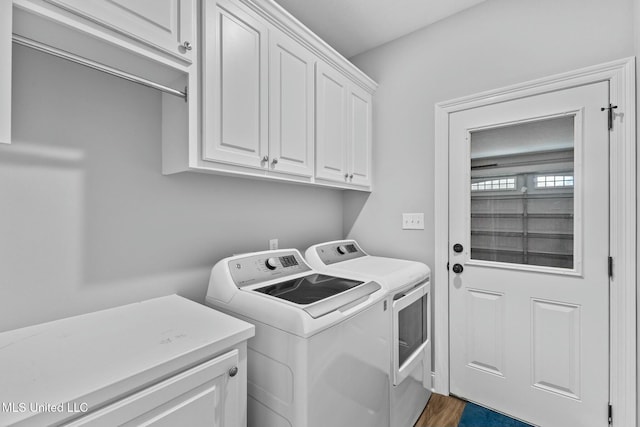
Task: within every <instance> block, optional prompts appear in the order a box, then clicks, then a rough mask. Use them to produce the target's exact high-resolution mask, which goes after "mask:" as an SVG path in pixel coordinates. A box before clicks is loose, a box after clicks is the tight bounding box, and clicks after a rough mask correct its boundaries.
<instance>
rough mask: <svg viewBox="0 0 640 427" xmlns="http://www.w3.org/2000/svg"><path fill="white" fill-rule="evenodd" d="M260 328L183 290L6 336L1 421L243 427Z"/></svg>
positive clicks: (2, 340)
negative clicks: (250, 348)
mask: <svg viewBox="0 0 640 427" xmlns="http://www.w3.org/2000/svg"><path fill="white" fill-rule="evenodd" d="M254 330H255V328H254V326H253V325H251V324H249V323H247V322H244V321H242V320H239V319H236V318H234V317H232V316H229V315H227V314H224V313H221V312H219V311H216V310H214V309H211V308H209V307H206V306H204V305H202V304H198V303H196V302H193V301H189V300H187V299H185V298H182V297H180V296H178V295H169V296H165V297H159V298H154V299H151V300H148V301H142V302H137V303H133V304H129V305H125V306H121V307H115V308H110V309H106V310H102V311H97V312H94V313H88V314H84V315H80V316H75V317H68V318H65V319H61V320H55V321H52V322H47V323H43V324H40V325H34V326H28V327H26V328H22V329H16V330H13V331H7V332H2V333H0V349H2V354H1V357H0V359H1V360H2V363H0V378H2V381H0V396H1V397H2V401H3V407H2V408H3V410H2V411H0V426H16V427H17V426H49V425H55V426H74V427H75V426H91V427H94V426H98V427H100V426H105V427H107V426H109V427H110V426H149V425H153V426H156V427H158V426H167V427H176V426H177V427H200V426H202V427H205V426H207V427H214V426H215V427H246V425H247V412H246V408H247V340H248V339H249V338H251V337H252V336H253V335H254Z"/></svg>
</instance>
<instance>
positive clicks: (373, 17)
mask: <svg viewBox="0 0 640 427" xmlns="http://www.w3.org/2000/svg"><path fill="white" fill-rule="evenodd" d="M275 1H276V3H278V4H280V5H281V6H282V7H283V8H285V9H286V10H287V11H288V12H289V13H291V14H292V15H293V16H295V17H296V18H297V19H298V20H300V21H301V22H302V23H303V24H305V25H306V26H307V27H309V28H310V29H311V31H313V32H314V33H316V34H317V35H318V36H320V38H322V39H323V40H324V41H326V42H327V43H329V44H330V45H331V46H332V47H333V48H334V49H336V50H337V51H338V52H340V53H341V54H342V55H343V56H345V57H346V58H350V57H352V56H354V55H357V54H359V53H362V52H365V51H367V50H369V49H372V48H374V47H377V46H380V45H382V44H384V43H387V42H389V41H391V40H394V39H397V38H398V37H402V36H404V35H405V34H409V33H411V32H413V31H415V30H418V29H420V28H422V27H425V26H427V25H429V24H432V23H434V22H436V21H439V20H441V19H443V18H445V17H447V16H450V15H453V14H455V13H458V12H460V11H461V10H464V9H467V8H469V7H471V6H474V5H476V4H478V3H481V2H483V1H484V0H392V1H390V0H275Z"/></svg>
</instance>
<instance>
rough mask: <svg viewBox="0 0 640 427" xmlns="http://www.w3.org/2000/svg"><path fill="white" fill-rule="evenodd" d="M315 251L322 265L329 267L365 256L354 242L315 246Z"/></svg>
mask: <svg viewBox="0 0 640 427" xmlns="http://www.w3.org/2000/svg"><path fill="white" fill-rule="evenodd" d="M315 250H316V253H317V254H318V257H319V258H320V260H321V261H322V262H323V263H324V265H331V264H335V263H337V262H342V261H347V260H350V259H354V258H360V257H362V256H365V255H367V254H366V253H364V251H363V250H362V249H361V248H360V246H358V243H357V242H356V241H355V240H343V241H339V242H331V243H327V244H325V245H319V246H316V248H315Z"/></svg>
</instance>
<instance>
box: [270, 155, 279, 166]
mask: <svg viewBox="0 0 640 427" xmlns="http://www.w3.org/2000/svg"><path fill="white" fill-rule="evenodd" d="M271 163H272V164H274V165H275V164H277V163H278V158H277V157H275V158H274V159H273V160H271Z"/></svg>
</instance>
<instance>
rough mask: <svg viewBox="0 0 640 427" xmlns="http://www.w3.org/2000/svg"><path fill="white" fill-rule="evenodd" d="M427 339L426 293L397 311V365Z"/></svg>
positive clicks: (403, 362)
mask: <svg viewBox="0 0 640 427" xmlns="http://www.w3.org/2000/svg"><path fill="white" fill-rule="evenodd" d="M426 341H427V295H423V296H422V298H420V299H418V300H416V301H414V302H413V303H412V304H410V305H408V306H407V307H405V308H404V309H402V310H400V312H399V313H398V343H397V345H398V357H399V365H400V366H401V367H402V365H404V364H405V362H406V361H407V359H409V357H410V356H411V355H412V354H414V353H415V351H416V350H418V349H419V348H420V346H421V345H422V344H423V343H425V342H426Z"/></svg>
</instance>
